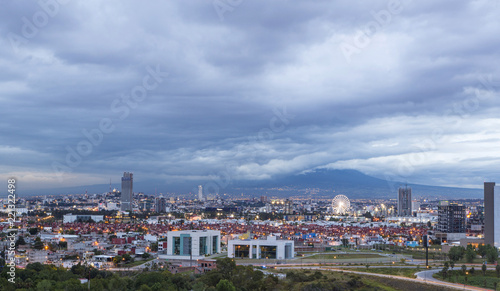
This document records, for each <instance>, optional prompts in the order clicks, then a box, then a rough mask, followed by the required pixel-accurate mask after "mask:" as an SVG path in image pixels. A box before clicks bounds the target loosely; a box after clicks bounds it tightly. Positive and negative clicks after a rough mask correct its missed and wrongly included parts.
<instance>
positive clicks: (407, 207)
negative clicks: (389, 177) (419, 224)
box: [398, 186, 411, 216]
mask: <svg viewBox="0 0 500 291" xmlns="http://www.w3.org/2000/svg"><path fill="white" fill-rule="evenodd" d="M398 216H411V188H408V186H405V187H404V188H399V192H398Z"/></svg>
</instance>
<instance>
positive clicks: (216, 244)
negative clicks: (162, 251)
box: [167, 230, 221, 259]
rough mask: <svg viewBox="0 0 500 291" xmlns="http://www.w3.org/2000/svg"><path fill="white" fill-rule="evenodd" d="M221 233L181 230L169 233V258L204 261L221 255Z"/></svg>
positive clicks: (215, 231)
mask: <svg viewBox="0 0 500 291" xmlns="http://www.w3.org/2000/svg"><path fill="white" fill-rule="evenodd" d="M220 243H221V240H220V231H218V230H179V231H169V232H167V258H179V259H189V258H193V259H203V258H205V255H213V254H217V253H220Z"/></svg>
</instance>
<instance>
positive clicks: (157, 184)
mask: <svg viewBox="0 0 500 291" xmlns="http://www.w3.org/2000/svg"><path fill="white" fill-rule="evenodd" d="M135 178H136V181H134V192H144V193H146V194H155V193H157V194H159V193H163V196H167V197H168V196H174V195H175V196H177V195H181V196H186V195H187V196H191V197H193V198H194V197H196V196H197V192H198V185H203V186H204V194H205V195H209V196H210V195H214V192H216V191H217V192H218V193H219V194H223V193H227V195H229V196H241V195H243V196H245V197H248V196H255V197H258V196H261V195H265V196H269V197H271V196H277V197H283V198H284V197H288V196H299V195H300V196H303V197H311V198H314V197H319V196H321V197H330V196H331V197H334V196H335V195H338V194H344V195H346V196H348V197H349V198H354V199H360V198H372V199H373V198H393V199H395V198H397V192H398V188H399V187H404V186H408V187H411V188H412V195H413V197H414V198H417V197H425V198H437V199H458V198H461V199H464V198H471V199H477V198H482V197H483V190H482V189H480V188H478V189H470V188H455V187H442V186H430V185H419V184H410V183H409V184H405V183H403V182H400V181H388V180H384V179H379V178H375V177H372V176H368V175H365V174H363V173H361V172H359V171H356V170H327V169H321V170H315V171H311V172H307V173H303V174H296V175H288V176H282V177H277V178H274V179H269V180H259V181H237V180H229V183H225V184H223V183H221V182H218V181H198V182H186V181H171V182H165V181H141V180H137V176H135ZM109 186H110V185H109V184H99V185H83V186H75V187H66V188H55V189H40V190H37V191H36V193H25V194H28V195H30V194H32V195H56V194H82V193H85V192H87V193H89V194H93V193H104V192H107V191H108V189H109ZM111 186H112V187H113V188H116V189H118V190H120V188H121V185H119V184H113V185H111Z"/></svg>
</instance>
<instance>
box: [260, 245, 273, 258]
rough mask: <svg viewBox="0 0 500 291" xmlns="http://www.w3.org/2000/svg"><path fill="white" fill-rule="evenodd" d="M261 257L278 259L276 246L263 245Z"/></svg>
mask: <svg viewBox="0 0 500 291" xmlns="http://www.w3.org/2000/svg"><path fill="white" fill-rule="evenodd" d="M260 257H261V258H266V259H276V246H261V247H260Z"/></svg>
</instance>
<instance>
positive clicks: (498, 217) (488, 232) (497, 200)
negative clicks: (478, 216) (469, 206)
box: [484, 182, 500, 248]
mask: <svg viewBox="0 0 500 291" xmlns="http://www.w3.org/2000/svg"><path fill="white" fill-rule="evenodd" d="M495 192H497V193H500V186H495V182H485V183H484V243H485V244H488V245H492V246H495V247H497V248H498V247H500V230H499V231H496V229H495V228H498V227H499V226H500V211H495V209H500V197H499V195H495Z"/></svg>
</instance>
